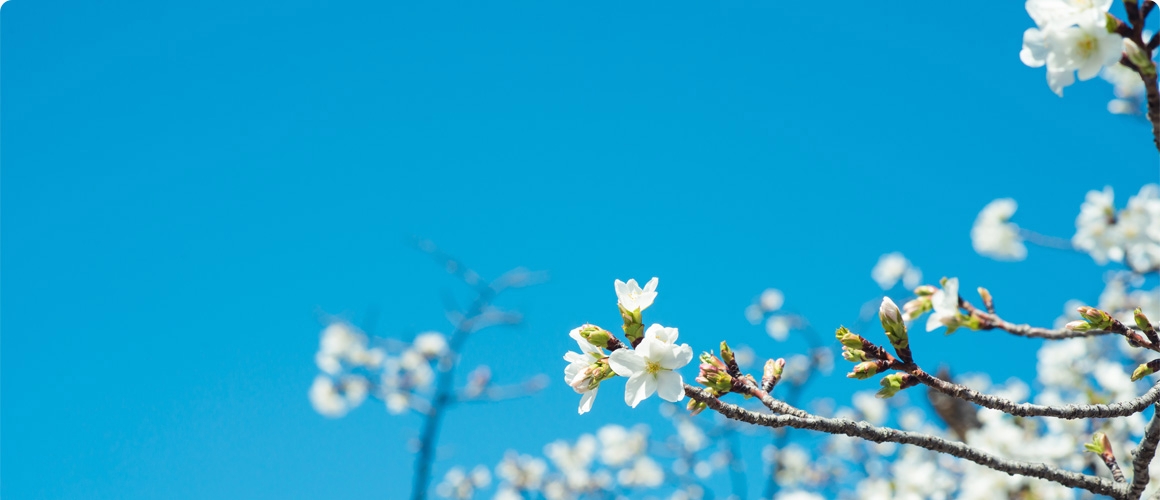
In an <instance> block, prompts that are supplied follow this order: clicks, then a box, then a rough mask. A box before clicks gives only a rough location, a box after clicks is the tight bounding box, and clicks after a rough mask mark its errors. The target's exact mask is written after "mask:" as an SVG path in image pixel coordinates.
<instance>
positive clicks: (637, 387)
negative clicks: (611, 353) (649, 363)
mask: <svg viewBox="0 0 1160 500" xmlns="http://www.w3.org/2000/svg"><path fill="white" fill-rule="evenodd" d="M617 352H620V351H619V350H617ZM656 390H657V379H656V377H653V376H652V375H649V374H647V373H640V374H637V375H633V376H632V377H629V379H628V382H627V383H625V384H624V402H625V404H627V405H628V406H631V407H633V408H636V405H638V404H640V402H641V401H644V400H646V399H648V397H649V396H652V395H653V393H654V392H656Z"/></svg>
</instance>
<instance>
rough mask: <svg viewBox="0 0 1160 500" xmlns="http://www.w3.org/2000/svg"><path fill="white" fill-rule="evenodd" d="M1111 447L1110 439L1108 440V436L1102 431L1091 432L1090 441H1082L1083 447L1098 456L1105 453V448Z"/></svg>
mask: <svg viewBox="0 0 1160 500" xmlns="http://www.w3.org/2000/svg"><path fill="white" fill-rule="evenodd" d="M1111 447H1112V443H1111V441H1109V440H1108V436H1107V435H1106V434H1104V433H1102V432H1097V433H1095V434H1092V441H1091V442H1090V443H1084V445H1083V449H1085V450H1087V451H1090V452H1092V453H1095V454H1096V455H1100V456H1103V454H1104V453H1107V450H1108V449H1110V448H1111Z"/></svg>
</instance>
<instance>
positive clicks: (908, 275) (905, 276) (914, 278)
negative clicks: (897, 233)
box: [870, 252, 922, 290]
mask: <svg viewBox="0 0 1160 500" xmlns="http://www.w3.org/2000/svg"><path fill="white" fill-rule="evenodd" d="M870 277H871V278H873V279H874V282H876V283H878V286H879V287H881V288H882V289H883V290H890V289H891V288H894V286H895V285H897V284H898V281H899V280H902V281H903V286H905V287H907V288H914V287H916V286H918V284H919V283H920V282H921V281H922V271H921V270H919V269H918V268H917V267H914V266H913V265H911V263H910V261H909V260H907V259H906V257H905V256H903V255H902V254H901V253H899V252H891V253H888V254H884V255H882V256H881V257H879V258H878V263H877V264H875V265H874V269H872V270H871V271H870Z"/></svg>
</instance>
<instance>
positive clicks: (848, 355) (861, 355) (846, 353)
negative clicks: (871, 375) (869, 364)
mask: <svg viewBox="0 0 1160 500" xmlns="http://www.w3.org/2000/svg"><path fill="white" fill-rule="evenodd" d="M842 358H843V359H845V360H846V361H849V362H851V363H858V362H861V361H866V360H867V359H869V358H867V357H866V351H863V350H861V349H850V348H848V347H847V348H845V349H842Z"/></svg>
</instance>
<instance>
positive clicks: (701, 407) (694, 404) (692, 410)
mask: <svg viewBox="0 0 1160 500" xmlns="http://www.w3.org/2000/svg"><path fill="white" fill-rule="evenodd" d="M708 407H709V405H707V404H705V403H702V402H700V401H697V400H696V399H690V400H689V404H688V405H687V406H685V408H688V409H689V414H690V415H696V414H698V413H701V412H702V411H705V408H708Z"/></svg>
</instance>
